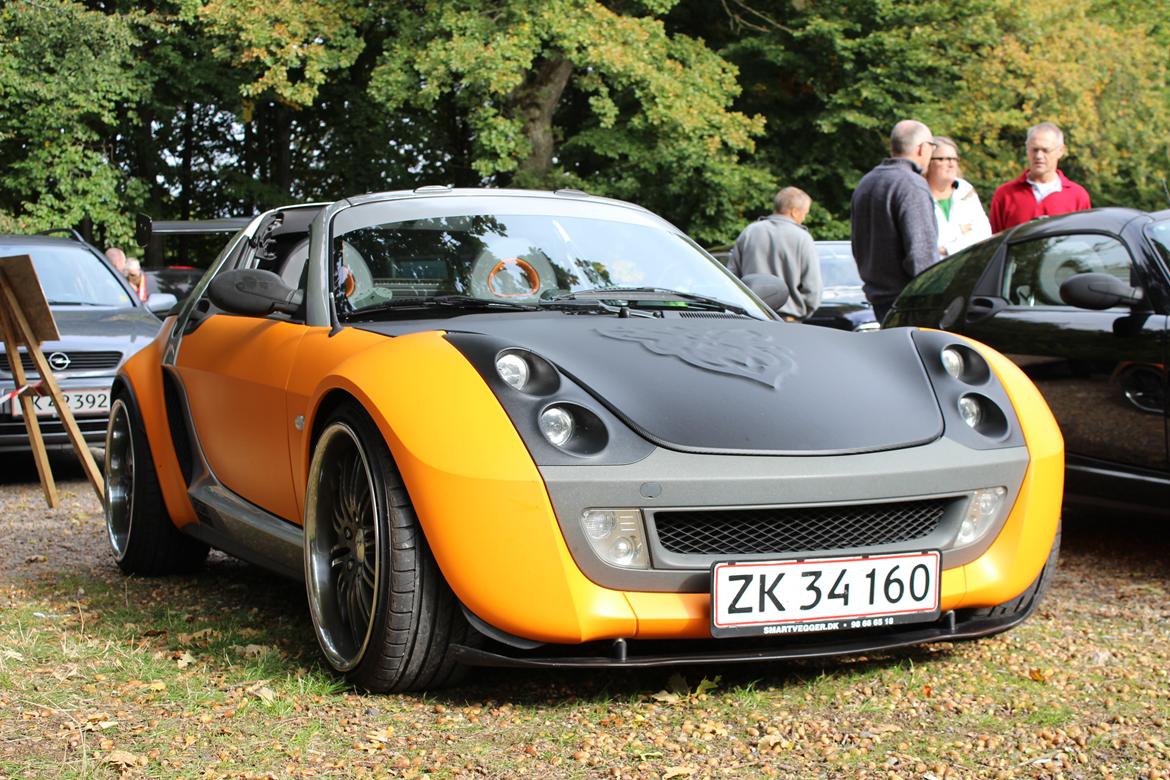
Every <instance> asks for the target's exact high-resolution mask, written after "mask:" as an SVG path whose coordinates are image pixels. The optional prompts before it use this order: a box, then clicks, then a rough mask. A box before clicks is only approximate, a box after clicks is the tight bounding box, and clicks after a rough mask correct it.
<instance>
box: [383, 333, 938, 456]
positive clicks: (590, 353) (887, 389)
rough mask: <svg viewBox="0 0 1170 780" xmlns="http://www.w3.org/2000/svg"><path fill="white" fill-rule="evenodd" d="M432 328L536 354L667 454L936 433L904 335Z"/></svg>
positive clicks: (870, 446)
mask: <svg viewBox="0 0 1170 780" xmlns="http://www.w3.org/2000/svg"><path fill="white" fill-rule="evenodd" d="M436 326H438V327H446V329H447V330H449V331H451V332H456V331H458V332H462V333H481V334H484V335H488V336H492V337H495V338H497V339H500V340H501V341H503V342H506V343H507V344H508V345H509V346H516V347H522V348H526V349H529V350H531V351H533V352H535V353H537V354H539V355H541V356H542V357H544V358H546V359H547V360H549V361H551V362H552V363H554V364H555V365H557V366H558V367H559V368H560V369H561V370H562V371H563V372H564V373H566V374H567V375H569V376H570V377H572V378H573V379H574V380H575V381H576V382H577V383H579V384H580V385H581V386H582V387H584V388H585V389H586V390H587V391H588V392H590V393H591V394H592V395H593V396H594V397H595V398H597V399H598V400H599V401H601V402H602V403H604V404H606V405H607V406H608V407H609V408H610V409H611V410H612V411H613V412H614V413H615V414H617V415H618V416H619V417H621V418H623V419H624V420H625V421H626V422H627V423H628V424H629V425H630V426H631V427H633V428H634V429H635V430H637V431H639V432H640V433H641V434H642V435H644V436H646V437H647V438H649V439H651V440H652V441H655V442H657V443H658V444H660V445H663V446H667V447H671V448H674V449H681V450H688V451H699V452H740V453H785V454H798V453H799V454H836V453H847V452H864V451H874V450H886V449H895V448H900V447H907V446H913V445H917V444H924V443H926V442H929V441H933V440H934V439H936V438H938V437H939V436H941V435H942V432H943V418H942V414H941V412H940V411H939V406H938V401H937V400H936V397H935V394H934V390H933V389H932V387H931V385H930V380H929V379H928V378H927V375H926V371H925V369H924V368H923V365H922V361H921V358H920V357H919V355H918V352H917V350H916V349H915V347H914V343H913V341H912V339H911V337H910V334H911V331H910V330H909V329H900V330H892V331H883V332H876V333H865V334H853V333H845V332H842V331H836V330H832V329H828V328H818V327H812V326H808V325H797V324H789V323H780V322H765V321H759V320H751V319H746V318H726V319H724V318H704V317H694V318H690V317H685V316H683V317H669V318H665V319H659V318H642V317H629V318H621V319H619V318H617V317H603V316H588V315H586V316H582V315H566V314H559V313H549V314H545V313H538V314H533V315H528V314H510V315H471V316H467V317H458V318H453V319H450V320H446V321H444V322H443V323H442V325H439V323H434V322H432V323H431V324H430V327H432V328H433V327H436ZM363 327H366V328H368V329H371V330H379V331H381V332H388V333H389V332H395V331H397V332H402V331H400V330H398V329H396V328H393V326H391V327H390V328H381V327H379V326H377V325H366V326H363Z"/></svg>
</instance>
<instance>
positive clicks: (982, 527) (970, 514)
mask: <svg viewBox="0 0 1170 780" xmlns="http://www.w3.org/2000/svg"><path fill="white" fill-rule="evenodd" d="M1005 496H1007V488H1002V487H995V488H984V489H982V490H976V491H975V492H974V493H972V494H971V501H970V503H968V504H967V514H966V515H964V516H963V522H962V524H961V525H960V526H959V535H958V537H956V538H955V546H956V547H961V546H962V545H965V544H970V543H971V542H973V541H975V540H976V539H978V538H979V537H981V536H983V534H985V533H987V530H988V529H989V528H991V526H992V525H994V524H995V521H996V519H998V517H999V514H1000V510H1001V509H1002V508H1003V500H1004V497H1005Z"/></svg>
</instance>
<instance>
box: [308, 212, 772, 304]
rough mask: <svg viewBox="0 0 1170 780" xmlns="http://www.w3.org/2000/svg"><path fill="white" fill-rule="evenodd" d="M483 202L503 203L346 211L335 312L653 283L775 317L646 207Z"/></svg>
mask: <svg viewBox="0 0 1170 780" xmlns="http://www.w3.org/2000/svg"><path fill="white" fill-rule="evenodd" d="M451 200H455V199H451ZM492 200H495V201H497V202H495V203H492V202H491V201H492ZM485 201H488V202H489V203H488V205H491V206H500V208H493V209H492V211H491V212H490V213H489V212H487V211H486V210H478V209H476V210H471V209H468V210H466V211H464V212H463V213H451V212H452V211H453V209H452V206H454V205H456V204H452V203H450V202H447V203H442V204H438V203H437V202H436V201H434V200H432V201H431V202H430V203H428V204H426V205H428V206H430V207H429V208H428V209H427V212H428V213H427V214H426V215H424V216H419V217H418V218H413V219H405V220H401V221H379V222H378V223H377V224H360V223H359V224H356V225H353V223H354V222H357V221H358V220H355V219H354V217H355V216H356V215H350V214H348V213H347V214H346V216H347V219H346V220H344V221H343V220H340V219H339V220H338V221H337V223H335V225H334V229H335V231H336V232H335V233H334V236H333V239H332V247H331V252H332V257H333V275H334V280H333V285H334V293H335V300H336V301H337V302H338V310H339V312H341V313H342V314H353V313H360V312H361V311H362V310H364V309H373V308H377V307H386V306H391V305H395V303H404V304H405V303H409V302H412V301H414V302H420V301H422V302H425V301H428V300H431V301H433V300H436V299H438V300H442V299H443V296H467V297H469V298H472V299H475V300H476V301H487V302H490V303H492V304H520V305H528V306H531V305H534V304H539V303H541V302H548V301H550V300H552V299H554V298H557V296H565V295H569V294H572V293H576V292H584V291H586V290H598V289H601V290H605V289H609V288H627V289H628V288H639V289H650V288H653V289H656V290H659V291H661V290H671V291H677V292H680V293H688V294H691V295H698V296H705V297H707V298H713V299H716V300H718V301H720V302H723V303H726V304H730V305H731V306H735V307H740V308H742V309H745V310H747V311H748V312H751V313H752V315H753V316H757V317H764V316H767V315H766V314H764V312H763V311H762V310H761V309H760V307H759V306H758V305H757V304H756V303H755V301H753V300H752V299H751V298H750V297H749V296H748V295H747V293H745V292H744V290H743V289H742V288H741V287H740V285H739V283H738V281H737V280H735V279H734V278H733V277H731V276H730V274H728V273H727V272H725V271H724V270H723V269H722V268H721V267H720V266H719V264H718V263H716V262H714V261H713V260H711V258H710V257H708V256H707V255H706V254H705V253H704V252H703V251H702V250H701V249H699V248H698V246H697V245H695V244H694V243H693V242H692V241H691V240H690V239H689V238H687V237H686V236H684V235H682V234H681V233H678V232H677V231H675V230H673V229H671V228H670V227H669V226H668V225H666V224H665V223H661V222H660V221H658V220H657V219H654V218H653V217H650V216H649V215H646V214H645V213H644V212H640V211H635V210H632V209H628V208H622V207H617V206H609V205H605V204H597V203H580V202H576V203H574V202H569V203H566V204H562V203H558V202H548V201H545V200H541V199H536V198H498V199H489V198H468V199H463V200H462V202H463V203H465V204H467V205H469V206H478V207H480V208H482V207H483V206H484V205H485ZM412 205H413V204H412ZM372 206H377V207H378V208H377V209H375V210H371V207H372ZM359 208H362V207H359ZM364 208H365V209H367V210H368V211H367V216H368V217H376V216H382V217H385V216H386V215H387V213H388V212H390V211H391V210H392V209H393V208H394V204H382V203H379V204H368V205H366V206H365V207H364ZM417 208H418V207H417V206H415V209H416V210H417ZM440 209H441V210H440ZM357 210H358V209H352V210H350V211H357ZM508 210H510V211H511V212H512V213H506V211H508ZM456 211H458V210H456ZM443 212H446V213H445V214H444V213H443ZM436 214H441V215H436ZM346 223H349V224H346ZM350 225H353V226H352V227H351V226H350ZM617 297H620V298H622V299H626V298H631V299H632V298H637V297H638V296H637V294H632V293H631V294H625V293H623V294H622V295H621V296H617ZM673 305H677V306H680V307H685V306H687V305H689V304H688V303H687V302H686V301H683V300H679V301H674V302H673Z"/></svg>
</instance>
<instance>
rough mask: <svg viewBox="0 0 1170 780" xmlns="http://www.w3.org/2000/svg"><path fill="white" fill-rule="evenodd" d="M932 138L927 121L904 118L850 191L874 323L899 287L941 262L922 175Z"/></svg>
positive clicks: (861, 269)
mask: <svg viewBox="0 0 1170 780" xmlns="http://www.w3.org/2000/svg"><path fill="white" fill-rule="evenodd" d="M931 139H932V136H931V133H930V128H928V127H927V126H926V125H924V124H922V123H921V122H916V121H914V120H913V119H903V120H902V121H901V122H899V123H898V124H896V125H894V131H893V132H892V133H891V134H890V156H889V157H887V158H886V159H884V160H882V161H881V163H880V164H879V165H878V166H877V167H876V168H874V169H873V170H872V171H870V172H869V173H867V174H865V176H863V177H862V178H861V181H860V182H859V183H858V185H857V189H856V190H854V191H853V206H852V215H853V257H854V258H856V260H857V270H858V272H859V273H860V274H861V281H862V282H864V284H863V289H864V290H865V297H866V298H868V299H869V302H870V303H872V304H873V310H874V315H875V316H876V317H877V320H878V322H881V321H882V320H883V319H884V318H885V316H886V314H887V313H888V312H889V310H890V308H891V306H893V303H894V299H895V298H897V297H898V293H900V292H902V288H903V287H905V286H906V284H907V283H909V281H910V280H911V279H913V278H914V277H915V276H917V275H918V274H920V273H922V272H923V271H925V270H926V269H927V268H929V267H930V266H931V265H933V264H934V263H936V262H938V260H939V256H938V226H937V225H936V224H935V220H934V200H933V198H932V197H931V195H930V186H929V185H928V184H927V183H926V179H924V178H923V176H922V172H923V170H925V168H926V166H927V165H928V164H929V163H930V155H931V151H932V150H933V149H934V143H933V141H932V140H931Z"/></svg>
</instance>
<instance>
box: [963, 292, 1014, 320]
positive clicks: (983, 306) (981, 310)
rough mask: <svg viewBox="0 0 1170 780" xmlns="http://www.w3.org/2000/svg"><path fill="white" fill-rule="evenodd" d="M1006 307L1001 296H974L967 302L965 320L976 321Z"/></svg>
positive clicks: (1005, 302)
mask: <svg viewBox="0 0 1170 780" xmlns="http://www.w3.org/2000/svg"><path fill="white" fill-rule="evenodd" d="M1005 308H1007V301H1005V300H1004V299H1003V298H988V297H985V296H982V295H978V296H975V297H974V298H972V299H971V302H970V303H968V304H967V322H978V321H979V320H984V319H987V318H988V317H990V316H992V315H993V314H996V313H998V312H1000V311H1003V310H1004V309H1005Z"/></svg>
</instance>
